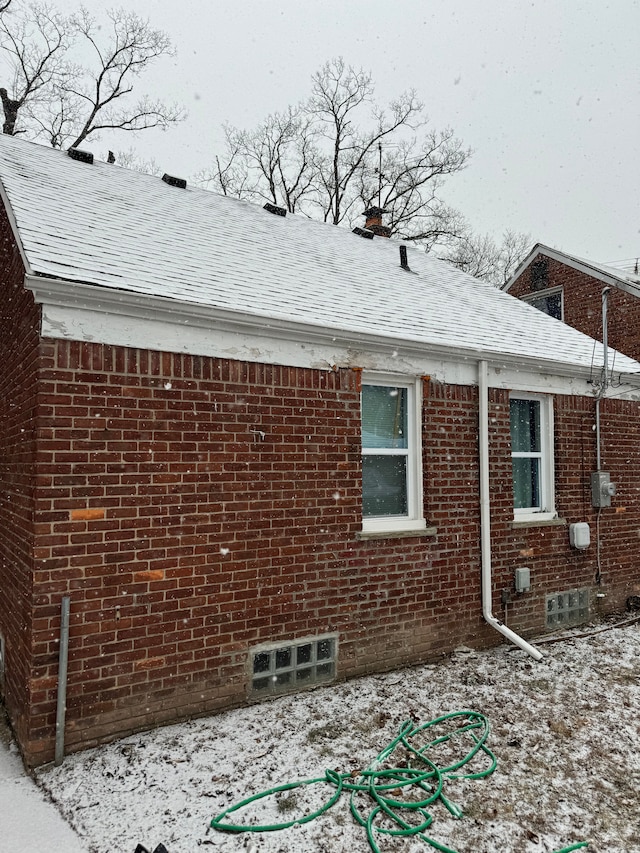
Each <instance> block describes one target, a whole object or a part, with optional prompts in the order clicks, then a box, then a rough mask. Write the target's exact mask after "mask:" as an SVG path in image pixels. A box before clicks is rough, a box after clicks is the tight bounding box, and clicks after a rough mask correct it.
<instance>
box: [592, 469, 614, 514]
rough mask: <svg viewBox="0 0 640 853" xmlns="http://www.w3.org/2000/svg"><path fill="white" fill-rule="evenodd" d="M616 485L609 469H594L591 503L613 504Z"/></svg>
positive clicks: (600, 504) (599, 504)
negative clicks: (612, 480)
mask: <svg viewBox="0 0 640 853" xmlns="http://www.w3.org/2000/svg"><path fill="white" fill-rule="evenodd" d="M615 493H616V487H615V485H614V483H612V482H611V475H610V474H609V472H608V471H594V472H593V474H592V475H591V503H592V504H593V506H611V498H612V496H613V495H615Z"/></svg>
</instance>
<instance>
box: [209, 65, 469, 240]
mask: <svg viewBox="0 0 640 853" xmlns="http://www.w3.org/2000/svg"><path fill="white" fill-rule="evenodd" d="M373 95H374V87H373V82H372V78H371V74H369V73H368V72H365V71H363V70H357V69H355V68H353V67H352V66H347V65H346V64H345V62H344V60H342V59H333V60H331V61H330V62H327V63H325V65H324V66H323V67H322V68H321V69H320V70H319V71H318V72H317V73H316V74H314V75H313V77H312V87H311V94H310V96H309V97H308V99H307V100H306V101H304V102H302V103H301V104H299V105H297V106H296V107H290V108H289V109H288V110H287V111H286V112H285V113H275V114H273V115H270V116H268V117H267V119H265V121H264V122H263V123H262V124H261V125H260V126H259V127H257V128H255V129H254V130H251V131H246V130H240V129H238V128H235V127H226V128H225V135H226V152H225V156H224V158H223V159H222V160H221V158H220V157H217V158H216V165H215V168H213V169H209V170H208V172H207V173H205V174H204V175H201V176H200V178H201V179H203V178H204V180H205V181H206V182H207V183H208V184H209V185H210V186H213V187H214V188H216V189H218V190H220V191H222V192H223V193H225V194H228V195H238V196H242V197H244V198H250V199H254V200H256V201H264V200H269V201H272V202H274V203H276V204H281V205H283V206H284V207H286V208H287V210H289V211H292V212H293V211H298V212H301V213H304V214H306V215H308V216H313V217H318V218H321V219H323V220H324V221H326V222H332V223H334V224H335V225H338V224H341V223H344V224H350V225H352V224H354V223H355V222H356V221H357V219H358V218H359V217H360V216H361V215H362V212H363V210H364V209H365V208H366V207H369V206H371V204H372V203H374V201H375V202H376V203H378V202H380V205H381V206H383V207H384V208H385V209H386V210H387V213H388V216H389V223H388V224H389V225H390V227H391V229H392V232H393V233H397V234H399V235H401V236H403V237H405V238H406V239H412V240H416V241H420V242H422V243H424V244H425V245H428V246H430V245H432V244H433V243H435V242H437V241H438V240H444V239H447V238H449V237H451V236H456V235H458V234H459V233H461V232H462V230H463V223H462V219H461V217H460V215H459V214H457V213H456V212H455V211H452V210H451V209H450V208H448V207H447V206H446V205H445V204H444V203H443V202H442V201H441V199H440V198H439V190H440V188H441V186H442V183H443V181H444V178H445V177H446V176H448V175H452V174H455V173H456V172H457V171H459V170H460V169H462V168H463V167H464V165H465V163H466V161H467V159H468V158H469V156H470V152H469V150H467V149H465V148H463V146H462V143H461V142H460V141H459V140H458V139H456V138H455V137H454V135H453V133H452V131H450V130H445V131H443V132H436V131H434V130H432V129H430V128H429V123H428V119H427V117H426V115H425V112H424V105H423V104H422V103H421V102H420V101H419V100H418V99H417V97H416V94H415V92H413V91H409V92H406V93H404V94H402V95H401V96H400V97H399V98H398V99H396V100H395V101H393V102H392V103H391V104H390V105H389V106H388V107H387V108H386V109H385V108H383V107H380V106H379V105H378V104H377V103H376V102H375V100H374V97H373ZM382 152H384V156H383V157H382V156H381V155H382Z"/></svg>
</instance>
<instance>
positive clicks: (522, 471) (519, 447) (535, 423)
mask: <svg viewBox="0 0 640 853" xmlns="http://www.w3.org/2000/svg"><path fill="white" fill-rule="evenodd" d="M550 402H551V401H550V400H548V399H546V398H545V399H542V398H538V399H535V398H528V397H520V398H518V397H514V398H512V399H511V401H510V427H511V463H512V465H511V470H512V477H513V508H514V512H515V513H516V516H519V517H524V516H526V515H527V514H529V513H551V514H554V509H553V504H554V501H553V447H552V442H553V439H552V436H551V431H550V430H551V429H552V427H551V426H550V423H551V421H550V419H551V418H552V410H551V408H550Z"/></svg>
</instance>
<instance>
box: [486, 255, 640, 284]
mask: <svg viewBox="0 0 640 853" xmlns="http://www.w3.org/2000/svg"><path fill="white" fill-rule="evenodd" d="M540 255H544V256H546V257H548V258H553V260H556V261H559V262H560V263H562V264H566V265H567V266H569V267H572V268H573V269H576V270H580V272H584V273H586V274H587V275H591V276H593V277H594V278H597V279H598V280H599V281H602V282H603V284H609V285H611V286H613V287H619V288H620V289H621V290H626V291H627V292H628V293H631V294H632V295H634V296H640V275H639V274H638V273H636V272H631V271H629V270H623V269H616V267H611V266H608V265H607V264H598V263H595V262H594V261H587V260H585V259H584V258H579V257H578V256H577V255H570V254H568V252H561V251H560V250H559V249H552V248H551V247H550V246H545V245H544V243H536V245H535V246H534V247H533V249H532V250H531V251H530V252H529V254H528V255H527V257H526V258H525V259H524V260H523V261H522V262H521V263H520V264H519V265H518V268H517V269H516V271H515V272H514V274H513V275H512V276H511V278H510V279H509V281H508V282H507V283H506V284H505V285H504V287H503V288H502V289H503V290H505V291H506V292H508V291H509V288H510V287H511V285H512V284H513V283H514V282H515V281H516V280H517V279H518V278H519V277H520V276H521V275H522V273H523V271H524V270H525V269H526V268H527V267H528V266H529V265H530V264H531V263H533V261H535V259H536V258H537V257H538V256H540Z"/></svg>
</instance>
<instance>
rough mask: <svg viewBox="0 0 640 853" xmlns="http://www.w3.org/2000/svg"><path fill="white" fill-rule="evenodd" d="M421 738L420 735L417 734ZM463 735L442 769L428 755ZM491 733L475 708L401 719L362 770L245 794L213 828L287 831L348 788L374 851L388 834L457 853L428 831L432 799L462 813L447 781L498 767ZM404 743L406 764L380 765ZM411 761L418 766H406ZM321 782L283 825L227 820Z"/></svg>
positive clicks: (314, 815) (480, 775)
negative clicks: (327, 791)
mask: <svg viewBox="0 0 640 853" xmlns="http://www.w3.org/2000/svg"><path fill="white" fill-rule="evenodd" d="M435 726H446V727H447V731H446V732H445V734H442V735H438V736H436V737H434V739H433V740H431V741H428V742H427V743H424V744H422V745H419V743H421V741H422V740H423V737H424V735H423V733H425V732H428V730H429V729H433V728H434V727H435ZM421 736H422V737H421ZM464 736H467V738H470V739H471V742H472V746H471V748H470V749H469V750H468V752H467V753H466V754H465V755H464V756H463V757H462V758H460V759H459V760H454V761H451V763H448V764H446V765H445V766H443V767H439V766H438V765H437V764H436V763H435V761H433V760H431V758H429V756H428V755H427V753H428V752H429V750H431V756H432V757H435V753H436V751H437V749H438V747H443V746H444V745H446V744H448V743H449V742H450V741H452V740H453V739H455V738H460V737H464ZM488 737H489V722H488V720H487V718H486V717H485V716H484V714H480V713H478V712H477V711H454V712H453V713H450V714H443V715H442V716H440V717H436V718H435V719H433V720H430V721H429V722H428V723H423V724H422V725H417V724H415V723H414V722H413V720H405V722H404V723H402V725H401V726H400V729H399V731H398V734H397V735H396V737H395V738H394V739H393V740H392V741H391V742H390V743H389V744H388V745H387V746H386V747H385V748H384V749H383V750H382V751H381V752H380V753H379V754H378V755H377V756H376V758H375V760H374V761H373V762H372V764H370V765H369V767H367V769H366V770H361V771H358V772H357V773H356V774H355V775H353V774H350V773H338V772H337V771H336V770H326V771H325V773H324V776H319V777H317V778H315V779H302V780H299V781H297V782H289V783H288V784H285V785H277V786H276V787H274V788H268V789H267V790H266V791H262V792H261V793H259V794H255V795H254V796H252V797H247V798H246V799H244V800H241V801H240V802H239V803H236V804H235V805H233V806H230V807H229V808H228V809H225V811H223V812H221V813H220V814H219V815H218V816H217V817H214V818H213V820H212V821H211V827H212V828H213V829H217V830H220V831H222V832H272V831H275V830H278V829H288V828H289V827H291V826H294V825H295V824H302V823H308V822H309V821H312V820H315V818H317V817H319V816H320V815H322V814H324V813H325V812H327V811H329V809H330V808H331V807H332V806H333V805H335V803H336V802H337V801H338V800H339V799H340V797H341V796H342V793H343V792H345V791H348V792H350V795H351V796H350V809H351V814H352V815H353V818H354V820H355V821H356V822H357V823H358V824H359V825H360V826H361V827H363V829H364V830H365V832H366V835H367V839H368V841H369V846H370V847H371V850H372V851H373V853H380V848H379V847H378V845H377V843H376V836H378V835H392V836H396V837H397V836H400V837H404V838H417V839H419V840H420V841H422V842H424V843H425V844H427V845H429V846H431V847H433V848H434V849H436V850H439V851H440V853H458V851H456V850H453V849H452V848H451V847H447V846H446V845H444V844H441V843H440V842H439V841H436V840H435V839H434V838H431V837H430V836H429V835H426V831H427V830H428V829H429V827H430V826H431V824H432V823H433V815H432V814H430V813H429V811H428V808H429V807H430V806H433V804H434V803H436V802H438V801H439V802H440V803H442V804H443V805H444V806H445V808H446V809H447V810H448V811H449V812H450V813H451V814H452V815H453V817H455V818H461V817H463V812H462V809H460V808H459V807H458V806H457V805H456V804H455V803H453V802H451V801H450V800H449V799H448V798H447V797H446V796H445V794H444V792H443V789H444V785H445V782H447V781H449V780H450V779H483V778H484V777H486V776H489V775H490V774H491V773H493V771H494V770H495V769H496V765H497V761H496V757H495V755H494V754H493V752H492V751H491V750H490V749H489V747H488V746H487V743H486V742H487V738H488ZM399 746H402V747H404V748H405V750H407V752H408V753H409V756H410V758H409V760H408V761H407V763H406V764H405V765H404V766H398V767H387V768H384V769H383V765H384V764H385V763H387V762H389V760H390V759H391V756H392V754H393V752H394V751H395V750H396V749H397V748H398V747H399ZM479 754H481V757H484V758H485V759H487V760H488V766H486V767H484V768H483V769H480V770H476V771H472V770H471V769H469V770H468V771H466V772H465V771H464V770H463V768H464V767H465V765H467V764H469V762H471V761H472V760H473V759H474V758H475V757H476V756H478V755H479ZM409 762H411V763H412V764H416V765H417V766H415V767H413V766H409ZM320 783H325V784H328V785H330V786H332V787H333V788H334V790H333V793H332V794H331V796H330V797H329V799H328V800H327V801H326V802H325V803H324V804H323V805H322V806H320V808H318V809H316V811H314V812H311V813H310V814H307V815H303V816H302V817H296V818H295V819H294V820H289V821H285V822H284V823H271V824H264V825H259V824H234V823H228V822H227V820H228V817H229V815H231V814H233V813H234V812H236V811H238V810H240V809H242V808H244V807H245V806H249V805H251V804H252V803H256V802H258V801H259V800H263V799H265V798H266V797H270V796H272V795H274V794H278V793H280V792H283V791H293V790H295V789H296V788H301V787H303V786H307V785H315V784H320ZM405 789H406V791H407V794H408V793H409V791H411V792H412V795H413V798H412V799H405V798H404V797H403V795H402V794H403V791H404V790H405ZM367 794H368V796H369V811H368V812H367V813H363V812H362V811H361V808H360V807H359V804H358V798H360V800H362V799H363V797H364V795H367ZM399 812H405V813H413V814H414V815H415V817H416V821H417V822H416V823H409V822H408V821H407V820H405V819H404V818H403V817H402V816H401V815H400V813H399ZM385 817H386V818H388V819H389V821H390V822H391V823H392V826H391V827H389V826H380V825H378V824H377V821H378V819H384V818H385ZM588 843H589V842H587V841H580V842H578V843H577V844H571V845H569V846H568V847H563V848H562V849H560V850H556V851H555V853H571V851H573V850H579V849H580V848H582V847H587V846H588Z"/></svg>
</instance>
